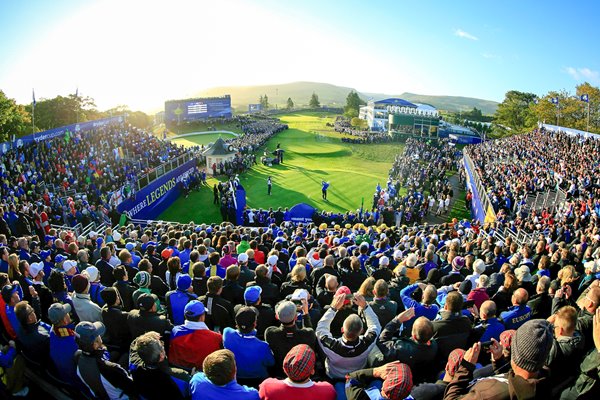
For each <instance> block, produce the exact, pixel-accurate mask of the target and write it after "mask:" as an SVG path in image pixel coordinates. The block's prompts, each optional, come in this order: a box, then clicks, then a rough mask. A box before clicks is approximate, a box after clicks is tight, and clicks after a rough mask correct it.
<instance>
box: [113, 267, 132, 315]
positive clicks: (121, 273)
mask: <svg viewBox="0 0 600 400" xmlns="http://www.w3.org/2000/svg"><path fill="white" fill-rule="evenodd" d="M113 277H114V278H115V283H114V284H113V287H115V288H116V289H117V290H118V291H119V294H120V295H121V301H122V302H123V310H125V311H131V310H133V309H134V308H135V307H134V304H133V292H135V287H133V286H132V285H131V284H130V283H129V275H127V269H126V268H125V266H123V265H119V266H118V267H116V268H115V269H114V270H113Z"/></svg>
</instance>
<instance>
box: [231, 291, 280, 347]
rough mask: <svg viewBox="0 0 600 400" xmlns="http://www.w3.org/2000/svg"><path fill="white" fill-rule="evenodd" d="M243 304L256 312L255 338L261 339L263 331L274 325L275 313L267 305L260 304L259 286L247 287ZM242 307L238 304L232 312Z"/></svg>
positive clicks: (260, 292) (260, 293)
mask: <svg viewBox="0 0 600 400" xmlns="http://www.w3.org/2000/svg"><path fill="white" fill-rule="evenodd" d="M244 303H245V305H247V306H252V307H254V308H256V309H257V310H258V320H257V326H256V331H257V332H256V336H257V337H258V338H259V339H261V340H262V339H263V338H264V335H265V330H266V329H267V328H268V327H269V326H273V325H275V323H276V321H275V311H273V308H272V307H271V306H270V305H268V304H263V302H262V289H261V288H260V286H249V287H247V288H246V290H245V291H244ZM240 307H242V305H240V304H238V305H236V306H235V308H234V310H235V311H236V312H237V310H238V309H239V308H240Z"/></svg>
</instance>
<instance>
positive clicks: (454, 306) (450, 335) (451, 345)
mask: <svg viewBox="0 0 600 400" xmlns="http://www.w3.org/2000/svg"><path fill="white" fill-rule="evenodd" d="M462 306H463V297H462V295H461V294H460V293H459V292H456V291H454V292H450V293H448V297H446V303H445V304H444V309H443V310H442V311H441V312H440V319H438V320H436V321H434V322H433V338H434V339H436V341H437V343H438V354H437V357H436V358H437V360H438V364H440V365H443V363H445V362H446V360H448V356H449V355H450V353H451V352H452V350H454V349H462V348H464V347H467V341H468V339H469V335H470V333H471V321H470V320H469V318H467V317H465V316H464V315H463V314H462Z"/></svg>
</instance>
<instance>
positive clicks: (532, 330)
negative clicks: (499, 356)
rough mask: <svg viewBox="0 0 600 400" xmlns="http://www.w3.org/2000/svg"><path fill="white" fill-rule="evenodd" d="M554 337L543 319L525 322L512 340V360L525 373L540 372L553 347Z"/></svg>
mask: <svg viewBox="0 0 600 400" xmlns="http://www.w3.org/2000/svg"><path fill="white" fill-rule="evenodd" d="M553 338H554V335H553V334H552V330H551V329H550V325H549V324H548V322H547V321H545V320H543V319H533V320H531V321H527V322H525V323H524V324H523V325H521V327H519V329H517V332H516V333H515V337H514V338H513V340H512V346H511V360H512V361H513V362H514V363H515V364H516V365H517V366H518V367H520V368H523V369H524V370H525V371H529V372H536V371H539V370H540V369H541V368H542V367H543V366H544V362H545V361H546V357H547V356H548V353H549V352H550V348H551V347H552V341H553Z"/></svg>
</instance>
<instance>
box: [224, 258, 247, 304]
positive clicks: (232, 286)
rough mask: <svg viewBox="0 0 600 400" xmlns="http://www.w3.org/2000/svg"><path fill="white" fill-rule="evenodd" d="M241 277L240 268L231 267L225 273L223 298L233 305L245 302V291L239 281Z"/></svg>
mask: <svg viewBox="0 0 600 400" xmlns="http://www.w3.org/2000/svg"><path fill="white" fill-rule="evenodd" d="M239 277H240V267H238V266H237V265H231V266H229V268H227V271H226V272H225V283H224V285H223V291H222V292H221V296H222V297H223V298H224V299H225V300H227V301H228V302H230V303H231V304H242V303H243V302H244V290H245V288H246V287H245V286H244V287H242V286H241V285H240V284H239V282H238V279H239Z"/></svg>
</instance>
